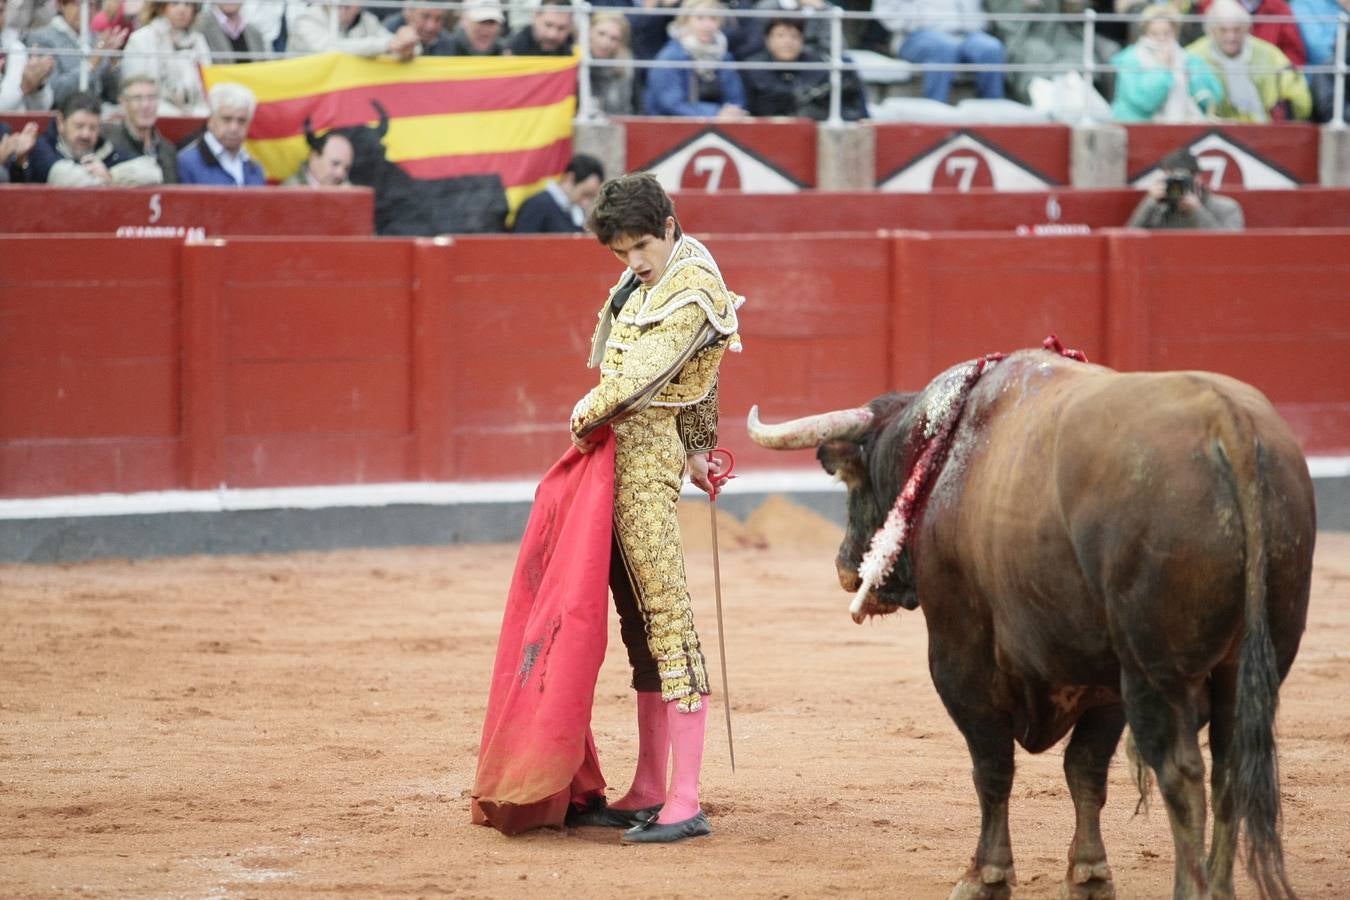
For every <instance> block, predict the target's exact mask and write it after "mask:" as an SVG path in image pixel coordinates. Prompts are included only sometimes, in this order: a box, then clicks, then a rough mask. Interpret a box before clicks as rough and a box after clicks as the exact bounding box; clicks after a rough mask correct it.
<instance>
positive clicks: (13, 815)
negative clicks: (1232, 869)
mask: <svg viewBox="0 0 1350 900" xmlns="http://www.w3.org/2000/svg"><path fill="white" fill-rule="evenodd" d="M690 505H691V507H692V508H691V509H690V510H688V514H689V523H690V529H689V535H688V540H687V544H688V548H687V549H688V555H689V559H690V572H691V582H692V586H693V589H694V592H695V598H696V605H697V609H698V615H699V620H700V623H701V628H702V631H703V632H704V637H705V644H706V646H707V647H708V648H709V649H710V650H712V651H713V652H714V653H715V649H714V648H715V627H714V626H715V621H716V620H715V617H714V611H713V604H712V566H711V558H710V554H709V544H708V538H707V526H706V512H705V510H706V506H703V505H700V504H697V503H693V504H690ZM721 531H722V539H723V547H724V549H723V553H722V574H723V583H724V591H725V602H726V616H727V640H728V653H729V655H730V658H731V673H730V675H731V689H732V691H731V693H732V699H733V701H734V703H733V710H734V724H735V729H736V758H737V763H738V769H737V772H736V773H735V774H734V775H733V774H732V773H731V771H730V767H729V765H728V762H727V750H726V735H725V731H724V726H723V713H722V707H721V705H720V701H719V702H718V703H717V704H716V705H715V706H714V708H713V710H712V715H711V716H710V717H709V734H708V744H707V755H706V762H705V769H704V779H703V791H704V801H705V807H706V809H707V810H708V812H709V813H710V815H711V816H712V818H713V825H714V828H715V834H714V835H713V836H712V837H711V838H707V839H702V840H699V841H695V842H689V843H686V844H681V845H676V846H673V847H624V846H621V845H620V844H619V843H618V834H617V833H614V832H606V831H601V830H598V829H585V830H583V831H573V832H571V833H567V832H552V831H543V832H534V833H531V834H528V835H525V836H521V837H518V838H505V837H502V836H501V835H500V834H497V833H496V832H495V831H492V830H490V829H486V828H481V827H475V826H472V825H470V824H469V814H468V804H469V801H468V798H469V792H470V788H471V786H472V783H473V774H474V764H475V760H476V754H477V749H478V739H479V730H480V728H481V725H482V718H483V708H484V704H485V701H486V691H487V683H488V676H489V670H490V665H491V659H492V654H493V651H494V648H495V645H496V637H497V628H498V625H499V622H500V616H501V605H502V602H503V599H504V597H505V595H506V588H507V583H508V580H509V578H510V572H511V568H512V563H513V560H514V554H515V548H514V547H512V546H503V545H494V546H457V547H448V548H425V549H406V550H379V551H352V552H339V553H323V554H316V553H307V554H295V555H286V556H262V557H196V558H181V559H168V560H158V561H142V562H126V561H114V562H99V563H91V564H83V565H70V566H3V567H0V895H3V896H5V897H46V896H73V895H80V896H86V895H96V896H108V897H252V896H262V897H277V896H315V895H326V896H331V895H346V896H352V897H367V896H391V895H397V896H427V897H435V896H443V895H452V896H456V897H526V896H528V897H558V896H570V897H578V898H580V897H623V898H637V897H675V896H701V897H764V898H787V897H793V898H797V897H801V898H814V897H830V896H838V897H850V898H852V897H888V898H945V897H946V896H947V893H948V891H949V890H950V888H951V885H952V883H953V881H954V879H955V878H956V877H957V876H958V875H959V873H960V872H961V871H962V870H963V868H964V866H965V864H966V861H967V859H968V858H969V857H970V854H971V852H972V850H973V849H974V844H975V836H976V828H977V822H978V814H977V809H976V804H975V798H974V794H973V791H972V789H971V786H970V777H969V760H968V757H967V755H966V751H965V747H964V744H963V743H962V742H961V740H960V738H959V736H958V735H957V733H956V731H955V729H954V727H953V726H952V725H951V723H950V722H949V720H948V718H947V716H946V713H945V712H944V711H943V709H942V706H941V704H940V702H939V701H938V698H937V695H936V694H935V693H934V691H933V688H932V686H931V684H930V683H929V680H928V675H927V670H926V666H925V662H924V653H925V634H924V620H923V616H922V615H921V614H918V613H910V614H901V615H899V616H895V617H892V618H891V619H889V620H887V621H885V622H880V623H874V624H870V625H867V626H863V627H859V626H855V625H854V624H853V623H852V622H851V621H850V620H849V618H848V615H847V611H846V606H847V602H848V597H847V596H846V595H845V594H844V593H843V592H842V591H841V590H840V589H839V587H838V585H837V584H836V583H835V581H834V572H833V565H832V562H831V560H832V558H833V552H834V548H835V541H836V539H837V530H836V529H835V528H834V527H833V526H832V525H830V524H828V523H826V522H824V521H822V520H820V519H817V518H816V517H814V516H812V515H811V514H809V513H807V512H804V511H803V510H801V509H800V508H797V507H793V506H790V505H787V504H784V503H772V504H769V505H766V507H764V508H762V509H761V511H760V513H758V514H756V516H754V517H752V518H751V520H750V521H748V522H746V523H738V522H735V521H734V520H723V525H722V527H721ZM1319 541H1320V543H1319V547H1318V554H1317V572H1316V577H1315V581H1314V584H1313V601H1312V612H1311V619H1310V622H1309V628H1308V632H1307V635H1306V636H1305V638H1304V644H1303V650H1302V653H1301V655H1300V657H1299V660H1298V662H1297V663H1296V664H1295V667H1294V671H1293V673H1292V675H1291V676H1290V678H1289V680H1288V681H1287V682H1286V684H1285V688H1284V691H1283V693H1282V701H1283V702H1282V706H1281V712H1280V720H1279V737H1280V750H1281V759H1280V764H1281V774H1282V777H1283V789H1284V811H1285V816H1286V820H1287V821H1286V824H1285V828H1284V839H1285V847H1286V858H1287V861H1288V866H1289V870H1290V875H1291V877H1292V880H1293V883H1294V885H1295V886H1296V887H1297V888H1299V889H1300V891H1301V893H1302V895H1303V897H1305V898H1332V897H1340V896H1346V894H1347V892H1350V804H1347V802H1346V799H1345V792H1346V785H1347V784H1350V649H1348V648H1350V534H1322V535H1321V536H1320V538H1319ZM714 659H715V657H714ZM625 670H626V666H625V664H624V661H623V655H622V648H621V646H620V645H619V642H618V637H617V627H616V628H615V629H614V631H613V634H612V636H611V641H610V649H609V657H608V659H607V662H606V665H605V668H604V670H603V671H602V672H601V676H600V685H599V688H598V691H597V696H596V708H595V718H594V725H595V733H596V738H597V740H598V741H599V744H600V749H601V754H602V761H603V762H604V763H605V765H606V771H607V773H608V774H609V777H610V778H611V780H612V781H613V782H615V783H617V786H618V787H619V788H620V789H622V787H624V786H626V778H627V776H628V775H629V774H630V773H631V766H632V760H633V756H634V754H635V752H636V736H635V733H634V726H633V724H632V697H631V694H630V693H629V692H628V690H627V688H626V671H625ZM1018 764H1019V774H1018V780H1017V783H1016V785H1015V787H1014V803H1013V846H1014V850H1015V852H1016V854H1017V872H1018V876H1019V878H1020V886H1019V889H1018V891H1017V893H1016V896H1018V897H1022V898H1040V897H1045V898H1049V897H1057V896H1058V890H1059V882H1060V879H1061V878H1062V876H1063V872H1064V867H1065V865H1064V860H1065V854H1066V850H1067V844H1068V840H1069V835H1070V832H1071V830H1072V807H1071V805H1070V802H1069V798H1068V792H1067V790H1066V788H1065V786H1064V782H1063V778H1062V775H1061V764H1062V747H1060V748H1056V749H1055V750H1052V751H1050V752H1049V753H1046V754H1043V755H1041V756H1038V757H1032V756H1029V755H1027V754H1025V753H1020V752H1019V756H1018ZM1111 790H1112V796H1111V800H1110V802H1109V804H1108V807H1107V810H1106V813H1105V817H1104V828H1105V830H1106V838H1107V843H1108V848H1109V851H1110V853H1111V863H1112V865H1113V867H1114V870H1115V875H1116V884H1117V889H1118V892H1119V896H1120V897H1121V898H1122V900H1125V898H1158V897H1165V896H1169V895H1170V888H1171V879H1172V862H1171V857H1172V846H1171V840H1170V837H1169V835H1168V832H1167V824H1166V815H1165V813H1164V811H1163V808H1162V804H1161V801H1160V800H1159V799H1158V798H1157V796H1156V794H1155V796H1154V804H1153V807H1152V809H1151V811H1150V813H1149V814H1148V815H1147V816H1143V815H1141V816H1138V817H1136V816H1134V815H1133V813H1134V808H1135V799H1136V795H1135V793H1134V789H1133V785H1132V784H1131V783H1130V782H1129V780H1128V778H1127V773H1126V768H1125V766H1124V764H1123V762H1122V760H1120V759H1118V760H1117V761H1116V764H1115V766H1114V767H1113V770H1112V783H1111ZM1238 887H1239V895H1240V896H1242V897H1252V896H1254V892H1253V891H1252V889H1251V885H1250V883H1249V882H1246V881H1245V880H1240V881H1239V885H1238Z"/></svg>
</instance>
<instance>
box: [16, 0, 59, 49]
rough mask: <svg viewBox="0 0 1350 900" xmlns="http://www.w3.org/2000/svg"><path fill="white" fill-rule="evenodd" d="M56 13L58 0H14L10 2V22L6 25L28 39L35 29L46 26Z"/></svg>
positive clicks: (24, 38)
mask: <svg viewBox="0 0 1350 900" xmlns="http://www.w3.org/2000/svg"><path fill="white" fill-rule="evenodd" d="M56 13H57V4H56V0H13V2H11V3H10V4H9V24H8V25H6V26H5V27H6V28H8V29H9V30H10V31H11V32H13V34H14V36H15V37H18V38H20V39H21V40H24V41H26V40H27V39H28V35H30V34H32V33H33V32H34V31H37V30H38V29H39V28H46V27H47V26H48V25H49V24H50V23H51V21H52V20H53V19H55V18H56Z"/></svg>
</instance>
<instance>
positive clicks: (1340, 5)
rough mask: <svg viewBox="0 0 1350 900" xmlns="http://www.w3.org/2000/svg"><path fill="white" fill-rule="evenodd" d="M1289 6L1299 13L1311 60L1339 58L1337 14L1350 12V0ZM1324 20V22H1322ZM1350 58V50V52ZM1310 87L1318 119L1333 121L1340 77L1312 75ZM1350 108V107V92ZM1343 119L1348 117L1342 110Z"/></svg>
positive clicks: (1294, 1)
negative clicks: (1337, 48) (1337, 82)
mask: <svg viewBox="0 0 1350 900" xmlns="http://www.w3.org/2000/svg"><path fill="white" fill-rule="evenodd" d="M1289 6H1290V8H1291V9H1292V10H1293V11H1294V15H1296V16H1298V30H1299V34H1300V35H1301V36H1302V37H1303V45H1304V46H1305V47H1306V48H1307V50H1308V63H1309V64H1310V65H1314V66H1329V65H1331V64H1333V63H1334V62H1335V58H1336V21H1335V20H1336V17H1337V16H1339V15H1340V14H1341V13H1342V12H1350V0H1289ZM1319 20H1320V21H1319ZM1346 55H1347V58H1350V49H1347V52H1346ZM1308 89H1309V90H1310V91H1311V92H1312V100H1313V112H1312V119H1313V121H1314V122H1329V121H1331V119H1332V117H1333V113H1334V111H1335V103H1336V76H1335V75H1333V74H1331V73H1330V72H1316V73H1313V74H1310V75H1308ZM1346 108H1347V109H1350V91H1347V97H1346ZM1342 118H1346V116H1345V114H1344V113H1342Z"/></svg>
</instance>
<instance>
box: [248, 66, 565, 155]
mask: <svg viewBox="0 0 1350 900" xmlns="http://www.w3.org/2000/svg"><path fill="white" fill-rule="evenodd" d="M576 84H577V80H576V71H575V70H573V69H565V70H563V71H561V72H545V73H542V74H538V75H513V76H509V77H505V78H476V79H473V80H461V81H443V82H426V81H418V82H407V83H403V84H379V85H369V86H365V87H358V88H348V89H346V90H340V91H329V92H327V93H323V94H312V95H310V96H308V97H297V98H295V99H293V100H274V101H271V102H268V103H260V104H258V111H257V114H256V115H255V116H254V118H253V124H252V125H251V126H250V128H249V137H250V138H252V139H254V140H269V139H272V138H286V137H293V136H295V135H298V134H302V133H303V123H304V120H305V116H310V117H311V121H312V122H313V127H314V128H316V129H325V128H346V127H348V126H351V125H360V124H363V123H366V122H369V121H370V120H371V119H373V118H375V109H374V107H372V106H371V104H370V101H371V100H379V101H380V104H381V105H382V106H383V107H384V108H385V110H386V111H388V113H389V118H391V119H397V118H401V117H404V116H443V115H452V114H454V113H471V112H491V111H493V110H509V109H519V108H521V107H525V106H545V105H548V104H551V103H557V102H559V101H561V100H564V99H566V98H567V97H570V96H571V95H572V94H573V93H574V92H575V91H576ZM461 88H462V89H461Z"/></svg>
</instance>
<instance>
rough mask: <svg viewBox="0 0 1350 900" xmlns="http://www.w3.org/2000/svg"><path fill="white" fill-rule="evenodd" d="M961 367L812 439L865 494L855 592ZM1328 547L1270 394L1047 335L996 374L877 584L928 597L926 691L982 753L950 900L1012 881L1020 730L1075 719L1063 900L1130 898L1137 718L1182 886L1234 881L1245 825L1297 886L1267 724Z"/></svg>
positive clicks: (1252, 860)
mask: <svg viewBox="0 0 1350 900" xmlns="http://www.w3.org/2000/svg"><path fill="white" fill-rule="evenodd" d="M961 371H962V370H961V367H957V368H956V369H953V370H950V371H949V372H948V373H944V375H943V376H940V377H939V378H938V379H936V380H935V381H934V382H933V384H931V385H930V386H929V387H928V388H927V389H926V390H925V391H924V392H922V393H920V394H919V395H917V396H913V395H905V396H899V395H890V396H887V397H882V398H878V399H877V400H876V401H874V402H873V403H872V405H871V408H872V410H873V412H874V413H875V421H874V423H873V425H872V428H871V429H870V431H869V432H868V433H867V434H864V435H862V436H860V437H857V438H856V439H852V440H832V441H829V442H827V443H825V444H823V445H822V446H821V447H820V448H819V450H818V455H819V457H820V459H821V462H822V464H824V465H825V467H826V468H827V469H828V470H830V471H831V472H834V473H836V474H838V475H839V476H840V477H841V478H842V479H843V481H844V482H845V483H846V484H847V485H848V487H849V525H848V534H847V536H846V538H845V541H844V544H843V546H842V547H841V548H840V553H839V560H838V565H839V568H840V571H841V580H843V581H844V582H845V586H846V587H847V586H848V584H849V583H850V580H849V579H848V575H849V573H856V572H857V569H858V563H859V560H860V559H861V556H862V551H863V550H864V549H865V548H866V545H867V542H868V540H869V539H870V538H871V537H872V535H873V533H874V532H875V531H876V530H877V529H878V528H879V527H880V526H881V524H882V521H883V519H884V517H885V516H886V514H887V513H888V512H889V510H890V509H891V506H892V505H893V504H894V502H895V499H896V495H897V491H898V490H899V486H900V485H901V484H903V483H904V482H905V480H906V478H907V477H908V476H909V471H910V467H912V465H913V463H914V459H915V457H916V455H917V452H918V447H919V441H920V440H921V439H922V436H923V435H924V434H931V433H932V424H931V419H932V417H933V413H934V411H935V410H939V411H940V410H942V409H943V408H944V404H950V402H951V398H950V386H951V383H952V381H953V378H955V377H959V375H960V373H961ZM1314 539H1315V512H1314V508H1313V495H1312V484H1311V480H1310V479H1309V476H1308V469H1307V464H1306V462H1305V461H1304V459H1303V456H1302V453H1301V452H1300V450H1299V447H1298V444H1297V442H1296V441H1295V439H1294V437H1293V435H1292V434H1291V432H1290V430H1289V428H1288V427H1287V426H1286V425H1285V423H1284V422H1283V421H1282V420H1281V419H1280V417H1279V416H1278V415H1277V414H1276V412H1275V411H1274V409H1273V408H1272V407H1271V405H1270V404H1269V402H1268V401H1267V400H1266V399H1265V397H1263V396H1262V395H1261V393H1260V392H1258V391H1257V390H1255V389H1254V388H1252V387H1250V386H1248V385H1245V384H1242V383H1241V382H1238V381H1235V380H1233V379H1231V378H1227V377H1224V376H1221V375H1215V374H1210V373H1203V372H1166V373H1134V374H1121V373H1116V372H1113V371H1111V370H1109V369H1106V368H1103V367H1100V366H1094V365H1089V364H1086V363H1081V362H1074V361H1071V360H1066V359H1063V358H1061V357H1060V356H1059V355H1057V354H1054V353H1050V352H1046V351H1039V350H1038V351H1023V352H1019V353H1015V354H1012V355H1010V356H1009V357H1008V358H1007V359H1005V360H1004V361H1002V362H1000V363H998V364H997V365H994V366H992V367H990V368H989V369H988V370H987V371H986V372H985V373H984V374H983V376H982V377H981V378H980V380H979V381H978V382H976V383H975V385H974V387H973V388H972V389H971V390H970V393H969V395H968V398H967V400H966V405H965V408H964V410H962V411H961V413H960V419H959V424H958V425H957V427H956V429H955V431H954V432H953V435H952V442H951V445H950V454H949V455H948V457H947V459H946V461H945V464H944V465H943V466H942V468H941V471H940V472H939V473H937V474H936V475H935V476H934V478H933V480H932V481H931V482H930V483H929V485H928V490H927V493H926V496H925V498H923V500H922V501H921V502H920V504H919V506H918V512H917V515H916V517H915V519H914V522H913V528H912V531H911V532H910V536H909V539H908V541H907V543H906V555H905V557H904V558H902V560H901V562H902V563H903V564H902V565H897V566H896V571H895V572H893V573H892V574H891V575H890V576H889V578H888V579H887V582H886V583H884V584H883V585H882V586H881V587H880V588H878V589H877V590H875V591H873V593H872V595H871V596H870V597H869V604H873V603H874V604H877V606H875V607H874V606H869V608H882V607H884V608H889V609H894V608H895V607H896V605H897V604H898V603H899V600H898V599H896V598H898V597H901V596H904V595H906V594H910V595H911V596H912V595H913V594H917V601H918V604H919V606H920V607H921V608H922V609H923V612H924V616H925V619H926V621H927V625H928V632H929V664H930V670H931V672H932V676H933V682H934V685H935V686H936V688H937V691H938V693H939V695H940V696H941V697H942V700H943V703H944V704H945V705H946V707H947V710H948V712H949V713H950V714H951V716H952V719H953V720H954V721H955V722H956V724H957V726H958V728H959V729H960V730H961V732H962V734H963V735H964V736H965V738H966V741H967V744H968V746H969V748H970V753H971V757H972V760H973V761H974V777H975V783H976V789H977V794H978V796H979V801H980V807H981V828H980V838H979V843H978V845H977V847H976V850H975V855H974V858H973V860H972V861H971V866H970V868H969V869H968V871H967V873H966V875H965V877H964V878H963V879H962V881H961V882H960V883H959V884H958V885H957V887H956V890H955V891H954V892H953V897H961V898H973V897H981V898H983V897H1007V896H1009V893H1010V885H1011V884H1012V883H1013V876H1012V872H1013V858H1012V850H1011V843H1010V839H1009V834H1008V797H1009V793H1010V791H1011V787H1012V779H1013V746H1014V742H1016V743H1019V744H1021V745H1022V746H1023V747H1025V748H1026V749H1027V750H1029V751H1031V752H1033V753H1035V752H1040V751H1043V750H1045V749H1047V748H1049V747H1051V746H1052V745H1054V744H1055V743H1056V742H1058V741H1059V740H1060V739H1061V738H1062V737H1064V735H1065V734H1067V733H1068V732H1069V731H1070V730H1071V729H1072V732H1073V735H1072V738H1071V739H1070V741H1069V744H1068V747H1067V749H1066V751H1065V762H1064V767H1065V775H1066V778H1067V781H1068V785H1069V789H1070V793H1071V794H1072V796H1073V801H1074V806H1075V809H1076V811H1077V828H1076V830H1075V832H1074V837H1073V841H1072V843H1071V845H1070V851H1069V866H1068V873H1067V876H1066V880H1065V888H1066V894H1067V896H1071V897H1074V898H1086V897H1093V898H1099V897H1110V896H1114V886H1113V883H1112V881H1111V874H1110V870H1109V868H1108V867H1107V865H1106V850H1105V847H1104V845H1103V843H1102V839H1101V833H1100V829H1099V818H1100V810H1101V806H1102V804H1103V803H1104V801H1105V796H1106V774H1107V768H1108V765H1109V763H1110V760H1111V757H1112V755H1113V754H1114V752H1115V748H1116V746H1117V743H1118V742H1119V738H1120V735H1121V733H1122V731H1123V730H1124V727H1125V725H1126V723H1127V722H1128V724H1129V725H1130V728H1131V730H1132V732H1133V735H1134V739H1135V741H1136V743H1137V745H1138V749H1139V752H1140V755H1141V756H1142V758H1143V759H1144V761H1145V762H1146V763H1147V764H1148V765H1149V766H1150V767H1152V769H1153V770H1154V771H1155V772H1156V773H1157V777H1158V785H1159V788H1160V789H1161V791H1162V794H1163V797H1164V800H1165V801H1166V805H1167V810H1168V816H1169V820H1170V824H1171V827H1172V834H1173V842H1174V847H1175V853H1176V859H1175V864H1176V879H1175V891H1174V896H1175V897H1177V898H1202V897H1203V898H1208V897H1229V898H1231V897H1232V896H1233V883H1232V868H1233V862H1234V857H1235V855H1236V848H1237V837H1238V830H1239V826H1245V828H1246V833H1247V837H1248V842H1247V843H1248V847H1247V849H1248V855H1247V861H1248V871H1249V872H1250V873H1251V875H1252V877H1253V879H1254V880H1255V882H1256V886H1257V889H1258V890H1259V891H1260V893H1261V895H1262V896H1266V897H1284V896H1292V895H1293V891H1292V889H1291V888H1290V886H1289V882H1288V880H1287V879H1286V877H1285V872H1284V863H1283V854H1282V850H1281V847H1280V838H1279V816H1280V798H1279V787H1278V784H1277V777H1276V761H1275V744H1274V724H1273V723H1274V716H1275V708H1276V703H1277V701H1278V691H1279V684H1280V682H1281V681H1282V680H1283V678H1284V676H1285V675H1286V674H1287V673H1288V671H1289V667H1290V665H1291V664H1292V663H1293V660H1294V655H1295V653H1296V652H1297V650H1298V644H1299V639H1300V637H1301V635H1302V632H1303V627H1304V622H1305V620H1306V615H1307V604H1308V593H1309V585H1310V580H1311V569H1312V554H1313V543H1314ZM852 583H854V584H856V577H855V578H854V579H853V580H852ZM1206 722H1208V723H1209V725H1210V747H1211V755H1212V764H1213V807H1214V815H1215V824H1214V836H1213V841H1212V846H1211V848H1210V849H1209V854H1208V857H1206V846H1205V817H1206V799H1205V781H1204V774H1205V763H1204V759H1203V757H1202V756H1201V752H1200V745H1199V740H1198V736H1197V732H1198V731H1199V729H1200V728H1201V727H1202V726H1203V725H1205V724H1206Z"/></svg>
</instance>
